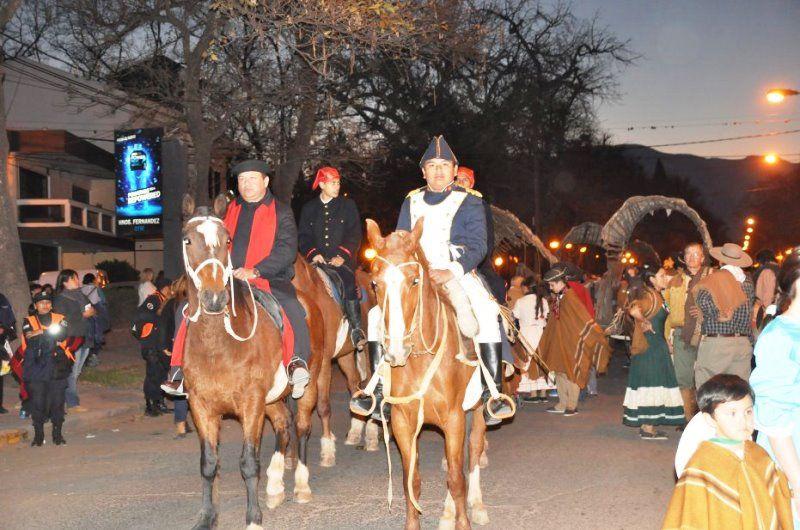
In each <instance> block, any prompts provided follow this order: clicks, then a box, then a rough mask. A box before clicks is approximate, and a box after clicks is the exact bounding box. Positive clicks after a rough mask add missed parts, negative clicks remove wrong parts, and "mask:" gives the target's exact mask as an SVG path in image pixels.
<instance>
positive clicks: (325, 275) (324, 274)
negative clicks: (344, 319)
mask: <svg viewBox="0 0 800 530" xmlns="http://www.w3.org/2000/svg"><path fill="white" fill-rule="evenodd" d="M314 269H315V270H316V271H317V274H319V277H320V278H322V283H324V284H325V290H326V291H328V294H329V295H330V296H331V298H333V299H334V300H336V303H337V304H339V307H341V308H342V311H344V282H343V281H342V278H341V277H340V276H339V273H338V272H336V269H335V268H334V267H327V266H325V265H320V264H319V263H315V264H314Z"/></svg>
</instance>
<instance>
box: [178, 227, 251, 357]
mask: <svg viewBox="0 0 800 530" xmlns="http://www.w3.org/2000/svg"><path fill="white" fill-rule="evenodd" d="M195 221H201V222H205V221H212V222H215V223H220V224H222V220H221V219H219V218H217V217H212V216H198V217H192V218H191V219H189V220H188V221H187V222H186V224H187V225H188V224H189V223H192V222H195ZM182 247H183V248H182V250H183V265H184V268H185V269H186V273H187V274H188V275H189V278H191V280H192V283H194V286H195V288H196V289H197V290H198V292H199V291H200V289H201V287H202V286H203V282H202V281H201V280H200V276H199V272H200V271H201V270H203V269H204V268H205V267H208V266H209V265H211V266H213V267H214V276H215V277H216V268H217V267H219V268H220V269H222V286H223V288H224V287H228V284H229V283H230V291H231V303H230V306H231V310H230V311H228V306H227V305H226V306H225V309H223V310H222V311H221V312H218V313H212V312H210V311H207V310H206V309H205V308H203V304H202V303H200V301H199V300H198V302H197V311H195V312H194V314H192V315H186V318H188V319H189V320H190V321H191V322H197V320H198V319H199V318H200V313H201V312H203V313H205V314H207V315H219V314H222V315H223V317H222V319H223V323H224V325H225V331H226V332H227V333H228V335H230V336H231V337H233V338H234V339H236V340H238V341H239V342H245V341H248V340H250V339H251V338H253V335H255V333H256V328H257V327H258V306H257V305H256V297H255V295H254V294H253V287H252V286H251V285H250V282H245V283H246V284H247V288H248V289H249V291H250V302H251V303H252V305H253V328H252V329H251V330H250V334H249V335H248V336H247V337H240V336H239V335H237V334H236V332H235V331H234V330H233V326H232V325H231V312H233V316H234V317H235V316H236V297H235V296H236V295H235V291H236V290H235V289H234V281H233V263H232V262H231V254H230V252H228V264H227V265H225V264H223V263H222V261H220V260H219V259H217V258H208V259H205V260H203V261H202V262H201V263H200V264H199V265H198V266H197V267H194V268H193V267H192V265H191V264H190V263H189V255H188V254H187V252H186V239H185V238H184V240H183V242H182Z"/></svg>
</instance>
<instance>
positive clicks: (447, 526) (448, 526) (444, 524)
mask: <svg viewBox="0 0 800 530" xmlns="http://www.w3.org/2000/svg"><path fill="white" fill-rule="evenodd" d="M455 528H456V519H455V517H453V518H447V519H445V518H441V519H439V530H455Z"/></svg>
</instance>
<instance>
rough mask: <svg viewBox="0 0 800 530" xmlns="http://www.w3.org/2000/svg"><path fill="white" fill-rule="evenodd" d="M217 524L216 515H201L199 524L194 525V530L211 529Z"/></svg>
mask: <svg viewBox="0 0 800 530" xmlns="http://www.w3.org/2000/svg"><path fill="white" fill-rule="evenodd" d="M216 526H217V516H216V515H205V514H203V515H201V516H200V520H199V521H197V524H196V525H194V526H193V527H192V530H211V529H212V528H216Z"/></svg>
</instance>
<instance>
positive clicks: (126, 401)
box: [0, 329, 144, 449]
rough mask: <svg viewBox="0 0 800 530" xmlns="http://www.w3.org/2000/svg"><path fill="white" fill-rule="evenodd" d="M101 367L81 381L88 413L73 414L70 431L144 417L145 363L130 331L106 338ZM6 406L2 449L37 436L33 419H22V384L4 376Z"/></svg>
mask: <svg viewBox="0 0 800 530" xmlns="http://www.w3.org/2000/svg"><path fill="white" fill-rule="evenodd" d="M100 361H101V362H100V365H99V366H97V367H95V368H84V371H83V373H82V374H81V377H80V378H79V379H78V394H79V395H80V398H81V406H83V407H85V408H86V409H88V410H87V411H86V412H81V413H74V412H73V413H70V412H69V410H68V411H67V417H66V420H65V422H64V429H65V430H66V431H68V432H69V431H72V432H75V431H79V430H84V429H86V428H88V427H89V426H91V425H92V424H93V423H95V422H97V421H100V420H103V419H107V418H109V417H116V416H126V415H130V416H133V415H140V414H142V412H143V399H144V398H143V397H142V380H143V379H144V361H143V360H142V358H141V355H140V354H139V345H138V344H137V343H136V341H135V340H134V339H133V338H132V337H131V335H130V333H129V332H128V330H127V329H115V330H112V331H110V332H109V333H108V334H107V335H106V346H105V347H104V349H103V351H101V352H100ZM4 383H5V392H4V394H5V399H4V403H3V404H4V406H5V407H6V408H7V409H8V410H9V412H8V414H0V449H2V448H3V447H4V446H7V445H10V444H15V443H19V442H21V441H24V440H26V439H30V438H31V437H32V436H33V426H32V425H31V420H30V419H24V420H23V419H20V417H19V406H20V402H19V397H18V396H19V385H18V384H17V382H16V380H15V379H14V378H13V377H12V376H11V375H7V376H5V377H4Z"/></svg>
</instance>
